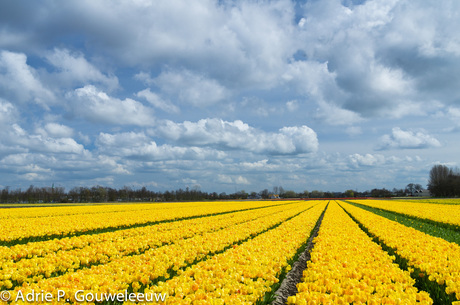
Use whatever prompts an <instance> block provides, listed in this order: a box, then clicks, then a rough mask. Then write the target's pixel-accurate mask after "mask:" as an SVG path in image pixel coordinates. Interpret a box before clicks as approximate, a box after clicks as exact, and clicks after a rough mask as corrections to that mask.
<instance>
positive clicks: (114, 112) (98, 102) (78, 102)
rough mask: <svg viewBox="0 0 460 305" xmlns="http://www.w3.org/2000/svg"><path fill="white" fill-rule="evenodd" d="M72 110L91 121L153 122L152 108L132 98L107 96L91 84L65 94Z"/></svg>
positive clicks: (116, 122)
mask: <svg viewBox="0 0 460 305" xmlns="http://www.w3.org/2000/svg"><path fill="white" fill-rule="evenodd" d="M67 98H68V99H70V100H72V102H73V111H74V112H75V113H76V114H78V115H80V116H82V117H84V118H86V119H87V120H89V121H91V122H93V123H109V124H117V125H137V126H149V125H153V124H154V116H153V110H151V108H148V107H146V106H144V105H143V104H142V103H140V102H138V101H135V100H133V99H129V98H127V99H124V100H121V99H118V98H115V97H110V96H108V95H107V94H106V93H105V92H103V91H100V90H99V89H97V88H96V87H94V86H92V85H88V86H85V87H83V88H79V89H76V90H75V91H74V92H72V93H70V94H68V95H67Z"/></svg>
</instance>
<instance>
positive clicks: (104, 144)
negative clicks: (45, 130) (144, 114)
mask: <svg viewBox="0 0 460 305" xmlns="http://www.w3.org/2000/svg"><path fill="white" fill-rule="evenodd" d="M96 145H97V147H98V149H99V151H100V152H101V153H104V154H106V155H109V156H119V157H127V158H132V159H140V160H176V159H180V160H208V159H221V158H224V157H225V155H226V154H225V153H224V152H220V151H216V150H213V149H207V148H200V147H182V146H172V145H168V144H164V145H157V143H156V142H155V141H153V140H152V139H150V138H149V137H148V136H146V135H145V134H144V133H135V132H125V133H118V134H108V133H100V134H99V137H98V139H97V140H96Z"/></svg>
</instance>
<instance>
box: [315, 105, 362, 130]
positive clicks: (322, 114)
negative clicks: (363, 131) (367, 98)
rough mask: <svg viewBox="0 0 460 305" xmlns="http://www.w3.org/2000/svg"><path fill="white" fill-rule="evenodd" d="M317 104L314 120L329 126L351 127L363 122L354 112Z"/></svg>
mask: <svg viewBox="0 0 460 305" xmlns="http://www.w3.org/2000/svg"><path fill="white" fill-rule="evenodd" d="M318 104H319V108H318V109H317V114H316V118H317V119H318V120H321V121H323V122H326V123H327V124H329V125H353V124H356V123H359V122H362V121H363V118H361V116H360V115H359V114H357V113H356V112H353V111H350V110H346V109H343V108H340V107H337V106H336V105H334V104H329V103H326V102H322V101H320V102H318Z"/></svg>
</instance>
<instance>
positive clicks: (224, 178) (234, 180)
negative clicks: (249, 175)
mask: <svg viewBox="0 0 460 305" xmlns="http://www.w3.org/2000/svg"><path fill="white" fill-rule="evenodd" d="M217 181H219V182H220V183H224V184H250V182H249V180H248V179H246V178H245V177H243V176H241V175H239V176H236V177H232V176H229V175H223V174H219V175H217Z"/></svg>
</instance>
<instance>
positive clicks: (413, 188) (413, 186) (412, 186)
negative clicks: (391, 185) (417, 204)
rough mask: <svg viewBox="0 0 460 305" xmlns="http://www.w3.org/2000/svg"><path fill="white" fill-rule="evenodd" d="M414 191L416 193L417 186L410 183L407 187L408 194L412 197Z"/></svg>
mask: <svg viewBox="0 0 460 305" xmlns="http://www.w3.org/2000/svg"><path fill="white" fill-rule="evenodd" d="M414 191H415V184H413V183H409V184H408V185H406V193H408V194H410V195H411V196H413V195H414Z"/></svg>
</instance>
